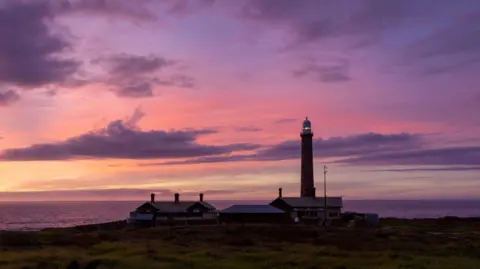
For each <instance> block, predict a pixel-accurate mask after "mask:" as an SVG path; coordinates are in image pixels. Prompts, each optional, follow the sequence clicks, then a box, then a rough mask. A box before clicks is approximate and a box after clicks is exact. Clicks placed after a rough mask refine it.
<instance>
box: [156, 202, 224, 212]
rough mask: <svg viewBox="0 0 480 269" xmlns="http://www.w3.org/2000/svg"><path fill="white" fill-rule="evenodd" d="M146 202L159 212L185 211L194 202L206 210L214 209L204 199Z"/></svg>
mask: <svg viewBox="0 0 480 269" xmlns="http://www.w3.org/2000/svg"><path fill="white" fill-rule="evenodd" d="M148 204H151V205H152V206H154V207H155V208H156V209H158V211H159V212H186V211H187V209H188V208H189V207H191V206H193V205H194V204H200V205H202V206H204V207H205V208H207V209H208V210H215V209H216V208H215V207H214V206H213V205H211V204H209V203H207V202H205V201H204V202H200V201H179V202H178V203H175V202H174V201H157V202H155V203H151V202H148Z"/></svg>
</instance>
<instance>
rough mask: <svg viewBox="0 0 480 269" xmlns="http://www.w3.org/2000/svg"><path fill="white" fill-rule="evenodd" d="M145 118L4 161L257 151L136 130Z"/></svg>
mask: <svg viewBox="0 0 480 269" xmlns="http://www.w3.org/2000/svg"><path fill="white" fill-rule="evenodd" d="M142 116H143V114H142V113H141V111H139V110H136V112H135V113H134V116H132V117H131V118H129V119H127V120H116V121H113V122H110V123H109V124H108V125H107V126H106V127H105V128H103V129H100V130H95V131H90V132H88V133H85V134H82V135H79V136H76V137H72V138H69V139H67V140H65V141H61V142H57V143H45V144H34V145H31V146H29V147H25V148H12V149H7V150H5V151H3V152H2V153H1V154H0V159H1V160H3V161H40V160H70V159H93V158H117V159H170V158H189V157H200V156H212V155H222V154H231V153H232V152H236V151H245V150H254V149H256V148H258V146H257V145H254V144H230V145H221V146H215V145H202V144H198V143H197V142H196V139H197V137H198V136H201V135H207V134H213V133H216V131H213V130H207V129H204V130H192V129H185V130H170V131H162V130H151V131H142V130H140V129H139V128H138V127H136V126H135V124H136V122H138V120H140V119H141V117H142Z"/></svg>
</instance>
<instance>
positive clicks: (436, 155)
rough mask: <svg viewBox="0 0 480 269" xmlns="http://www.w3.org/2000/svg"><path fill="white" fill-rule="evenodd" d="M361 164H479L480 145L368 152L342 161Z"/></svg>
mask: <svg viewBox="0 0 480 269" xmlns="http://www.w3.org/2000/svg"><path fill="white" fill-rule="evenodd" d="M342 162H343V163H348V164H361V165H480V147H477V146H473V147H450V148H434V149H419V150H409V151H402V152H388V153H377V154H370V155H365V156H360V157H355V158H349V159H346V160H343V161H342Z"/></svg>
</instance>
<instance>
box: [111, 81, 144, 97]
mask: <svg viewBox="0 0 480 269" xmlns="http://www.w3.org/2000/svg"><path fill="white" fill-rule="evenodd" d="M115 94H116V95H117V96H119V97H131V98H138V97H152V96H153V90H152V84H151V83H149V82H148V81H141V82H139V84H134V85H128V86H124V87H120V88H118V89H116V90H115Z"/></svg>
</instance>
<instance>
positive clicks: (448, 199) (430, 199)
mask: <svg viewBox="0 0 480 269" xmlns="http://www.w3.org/2000/svg"><path fill="white" fill-rule="evenodd" d="M286 197H289V196H286ZM276 198H277V197H275V198H272V199H208V200H206V201H211V202H267V201H273V200H274V199H276ZM317 198H318V199H322V198H323V196H318V197H317ZM185 200H187V201H195V200H194V199H185ZM157 201H162V202H164V201H170V200H167V199H158V200H157ZM343 201H347V202H355V201H375V202H379V201H388V202H448V201H452V202H480V198H466V199H461V198H426V199H418V198H417V199H374V198H365V199H343ZM53 202H58V203H71V202H73V203H77V202H86V203H89V202H92V203H95V202H107V203H113V202H140V203H143V202H148V199H145V200H128V199H125V200H22V201H12V200H0V203H53Z"/></svg>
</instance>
